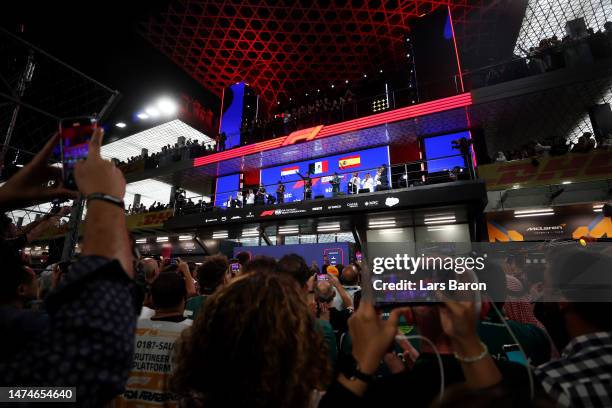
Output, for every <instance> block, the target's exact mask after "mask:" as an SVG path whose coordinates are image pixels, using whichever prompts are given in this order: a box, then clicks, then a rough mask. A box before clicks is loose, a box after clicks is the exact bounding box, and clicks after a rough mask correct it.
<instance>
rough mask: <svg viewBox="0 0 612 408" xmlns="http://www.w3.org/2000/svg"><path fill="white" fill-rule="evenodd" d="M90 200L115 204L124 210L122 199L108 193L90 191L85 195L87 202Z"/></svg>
mask: <svg viewBox="0 0 612 408" xmlns="http://www.w3.org/2000/svg"><path fill="white" fill-rule="evenodd" d="M92 200H101V201H106V202H107V203H110V204H113V205H116V206H117V207H120V208H121V209H122V210H124V211H125V204H124V203H123V200H122V199H120V198H118V197H115V196H112V195H110V194H104V193H91V194H90V195H88V196H87V202H88V203H89V202H90V201H92Z"/></svg>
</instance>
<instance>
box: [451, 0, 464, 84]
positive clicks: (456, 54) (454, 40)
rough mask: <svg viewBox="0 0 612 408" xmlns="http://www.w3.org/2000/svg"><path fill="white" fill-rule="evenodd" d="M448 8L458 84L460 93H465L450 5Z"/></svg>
mask: <svg viewBox="0 0 612 408" xmlns="http://www.w3.org/2000/svg"><path fill="white" fill-rule="evenodd" d="M447 7H448V19H449V20H450V26H451V32H452V33H453V44H454V45H455V57H457V70H458V71H459V72H458V73H459V84H461V92H465V88H464V86H463V74H462V72H461V62H460V61H459V50H458V48H457V38H456V37H455V24H453V13H451V8H450V4H449V5H448V6H447Z"/></svg>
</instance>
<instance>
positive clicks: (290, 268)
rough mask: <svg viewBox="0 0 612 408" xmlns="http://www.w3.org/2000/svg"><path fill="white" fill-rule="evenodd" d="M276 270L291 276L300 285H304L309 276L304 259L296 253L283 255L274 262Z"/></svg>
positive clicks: (308, 269)
mask: <svg viewBox="0 0 612 408" xmlns="http://www.w3.org/2000/svg"><path fill="white" fill-rule="evenodd" d="M276 272H278V273H281V274H287V275H289V276H291V277H293V279H295V280H296V281H297V283H299V285H300V286H301V287H304V286H305V285H306V282H308V278H310V276H311V273H310V268H308V265H306V261H305V260H304V258H302V257H301V256H299V255H298V254H288V255H285V256H283V257H282V258H281V259H280V261H278V263H277V264H276Z"/></svg>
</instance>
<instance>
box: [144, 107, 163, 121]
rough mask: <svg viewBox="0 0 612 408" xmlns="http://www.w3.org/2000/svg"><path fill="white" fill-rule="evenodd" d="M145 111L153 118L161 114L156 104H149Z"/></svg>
mask: <svg viewBox="0 0 612 408" xmlns="http://www.w3.org/2000/svg"><path fill="white" fill-rule="evenodd" d="M145 112H146V114H147V115H149V117H151V118H157V117H159V115H160V114H159V110H157V108H156V107H154V106H149V107H147V108H146V109H145Z"/></svg>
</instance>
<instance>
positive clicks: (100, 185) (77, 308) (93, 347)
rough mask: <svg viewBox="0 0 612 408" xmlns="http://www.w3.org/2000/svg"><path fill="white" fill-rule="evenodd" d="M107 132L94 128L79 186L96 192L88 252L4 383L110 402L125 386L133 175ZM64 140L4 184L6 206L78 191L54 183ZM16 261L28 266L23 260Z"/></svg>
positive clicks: (130, 334)
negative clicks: (128, 193) (62, 389)
mask: <svg viewBox="0 0 612 408" xmlns="http://www.w3.org/2000/svg"><path fill="white" fill-rule="evenodd" d="M102 135H103V131H102V129H97V130H96V131H95V132H94V135H93V137H92V140H91V142H90V143H89V157H88V158H87V160H85V161H82V162H79V163H77V165H76V168H75V180H76V183H77V186H78V188H79V191H80V192H81V194H83V195H84V196H85V197H87V198H88V205H87V216H86V218H85V228H84V238H83V245H82V248H83V249H82V252H81V257H80V258H79V260H78V261H77V262H75V263H74V264H73V265H72V266H71V268H70V270H69V272H68V274H67V275H66V276H65V278H64V279H63V280H62V281H61V283H60V284H59V286H58V288H57V289H56V290H55V291H54V292H52V293H50V294H49V296H48V297H47V299H46V302H45V309H46V311H47V313H48V315H49V319H48V324H47V325H46V327H44V329H42V331H41V332H40V333H39V334H38V335H36V336H32V337H31V338H30V339H28V340H27V341H24V342H23V343H21V344H20V345H19V348H18V349H17V350H15V351H14V353H12V354H11V355H7V356H3V358H2V360H1V361H0V378H1V382H2V384H3V385H5V386H10V385H13V386H70V387H76V389H77V395H76V397H77V401H79V405H80V406H86V407H88V406H90V407H99V406H102V405H104V404H105V403H106V402H108V401H109V400H110V399H111V398H112V397H114V396H115V395H117V394H119V393H120V392H121V391H122V390H123V386H124V383H125V381H126V378H127V374H128V372H129V370H130V368H131V360H132V357H133V350H134V329H135V327H136V305H134V302H133V299H132V294H131V290H130V288H131V286H132V285H133V284H132V275H133V270H132V264H133V255H132V250H131V246H130V241H129V237H128V233H127V228H126V220H125V215H124V210H123V196H124V194H125V179H124V178H123V175H122V173H121V171H120V170H119V169H117V168H116V167H115V165H114V164H112V163H111V162H110V161H106V160H103V159H102V158H101V157H100V145H101V144H102ZM58 141H59V138H58V137H54V138H52V139H51V140H50V141H49V142H48V143H47V145H46V146H45V147H44V148H43V149H42V150H41V152H40V153H39V154H38V155H37V156H36V157H35V158H34V159H33V160H32V162H30V163H29V164H28V165H26V166H25V167H24V168H23V169H22V170H21V171H20V172H19V173H17V174H16V175H15V176H14V177H13V178H12V179H11V180H9V181H8V182H7V183H6V184H5V185H4V186H2V187H1V188H0V207H3V208H14V207H15V206H19V207H23V206H28V205H33V204H34V203H37V202H44V201H49V200H50V199H52V198H55V197H58V196H64V197H66V196H74V193H73V192H70V191H67V190H65V189H63V188H62V185H61V182H59V183H56V184H54V186H53V187H46V186H47V185H48V184H46V181H47V180H48V179H49V178H52V177H53V175H56V176H57V173H56V170H59V169H55V168H53V167H48V166H47V160H48V158H49V157H50V156H51V152H52V150H53V147H54V146H55V144H56V143H57V142H58ZM6 267H9V266H8V265H7V266H6ZM13 267H14V268H20V266H19V264H17V263H13ZM5 334H8V333H5ZM11 335H15V333H11Z"/></svg>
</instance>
